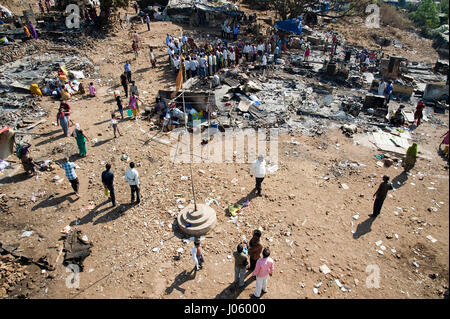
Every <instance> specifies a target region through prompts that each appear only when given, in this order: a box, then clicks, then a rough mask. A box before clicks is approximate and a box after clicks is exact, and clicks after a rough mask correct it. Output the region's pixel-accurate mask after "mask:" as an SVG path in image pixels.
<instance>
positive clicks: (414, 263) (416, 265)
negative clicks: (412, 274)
mask: <svg viewBox="0 0 450 319" xmlns="http://www.w3.org/2000/svg"><path fill="white" fill-rule="evenodd" d="M412 264H413V265H414V267H417V268H419V267H420V265H419V264H418V263H417V262H415V261H413V263H412Z"/></svg>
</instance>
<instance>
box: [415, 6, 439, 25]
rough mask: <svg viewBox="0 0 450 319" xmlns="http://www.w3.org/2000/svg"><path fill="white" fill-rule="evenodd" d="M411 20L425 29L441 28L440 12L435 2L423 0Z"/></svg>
mask: <svg viewBox="0 0 450 319" xmlns="http://www.w3.org/2000/svg"><path fill="white" fill-rule="evenodd" d="M411 19H412V20H413V21H414V22H415V23H416V25H418V26H420V27H423V28H424V29H435V28H437V27H439V24H440V23H439V11H438V8H437V7H436V4H435V2H434V0H423V1H422V3H421V4H420V5H419V8H417V11H416V12H413V13H412V14H411Z"/></svg>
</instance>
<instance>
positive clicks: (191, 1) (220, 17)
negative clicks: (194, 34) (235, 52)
mask: <svg viewBox="0 0 450 319" xmlns="http://www.w3.org/2000/svg"><path fill="white" fill-rule="evenodd" d="M166 9H167V15H168V16H169V18H170V20H171V21H173V22H178V23H182V24H190V25H193V26H209V27H217V26H219V25H222V24H224V22H225V21H226V20H232V19H233V18H234V17H237V16H241V15H243V14H244V12H243V11H240V10H239V5H236V4H234V3H232V2H228V1H220V2H213V1H210V0H169V1H168V4H167V7H166Z"/></svg>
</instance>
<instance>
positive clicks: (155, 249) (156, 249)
mask: <svg viewBox="0 0 450 319" xmlns="http://www.w3.org/2000/svg"><path fill="white" fill-rule="evenodd" d="M159 249H160V248H159V247H155V248H153V249H152V251H153V252H154V253H157V252H158V251H159Z"/></svg>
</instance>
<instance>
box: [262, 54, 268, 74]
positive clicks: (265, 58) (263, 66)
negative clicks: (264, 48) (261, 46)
mask: <svg viewBox="0 0 450 319" xmlns="http://www.w3.org/2000/svg"><path fill="white" fill-rule="evenodd" d="M261 65H262V68H263V70H264V69H265V68H266V66H267V53H264V54H263V56H262V63H261Z"/></svg>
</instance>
